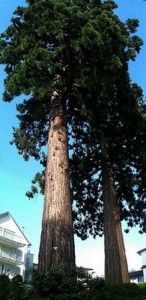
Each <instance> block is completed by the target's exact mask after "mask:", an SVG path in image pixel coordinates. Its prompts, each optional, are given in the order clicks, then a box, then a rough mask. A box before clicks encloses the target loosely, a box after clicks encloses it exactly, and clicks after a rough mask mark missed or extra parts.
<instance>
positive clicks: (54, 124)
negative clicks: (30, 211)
mask: <svg viewBox="0 0 146 300" xmlns="http://www.w3.org/2000/svg"><path fill="white" fill-rule="evenodd" d="M51 106H52V108H51V115H50V129H49V136H48V149H49V150H48V156H47V166H46V177H45V196H44V197H45V199H44V211H43V219H42V233H41V241H40V251H39V271H46V270H47V269H48V268H49V267H56V266H60V265H62V264H63V265H67V266H69V265H73V264H75V254H74V237H73V222H72V210H71V200H70V182H69V160H68V136H67V124H66V116H65V108H64V106H65V105H63V97H62V95H61V94H60V93H59V92H56V91H54V93H53V95H52V99H51Z"/></svg>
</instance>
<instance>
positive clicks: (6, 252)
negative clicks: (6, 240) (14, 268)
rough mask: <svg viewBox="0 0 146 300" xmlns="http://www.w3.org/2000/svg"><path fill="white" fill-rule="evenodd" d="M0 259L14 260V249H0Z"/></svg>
mask: <svg viewBox="0 0 146 300" xmlns="http://www.w3.org/2000/svg"><path fill="white" fill-rule="evenodd" d="M2 257H4V258H6V259H10V260H15V249H13V248H8V247H3V248H2Z"/></svg>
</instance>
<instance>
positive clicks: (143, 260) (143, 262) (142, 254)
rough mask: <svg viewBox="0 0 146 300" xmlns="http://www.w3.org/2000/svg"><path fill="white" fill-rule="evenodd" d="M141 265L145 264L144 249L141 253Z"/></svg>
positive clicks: (145, 252)
mask: <svg viewBox="0 0 146 300" xmlns="http://www.w3.org/2000/svg"><path fill="white" fill-rule="evenodd" d="M141 260H142V266H146V250H145V251H143V252H142V253H141Z"/></svg>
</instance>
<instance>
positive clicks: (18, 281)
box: [9, 275, 25, 300]
mask: <svg viewBox="0 0 146 300" xmlns="http://www.w3.org/2000/svg"><path fill="white" fill-rule="evenodd" d="M24 294H25V288H24V284H23V280H22V277H21V276H20V275H16V276H15V277H13V278H12V280H11V281H10V293H9V299H10V300H20V299H23V297H24Z"/></svg>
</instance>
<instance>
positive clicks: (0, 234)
mask: <svg viewBox="0 0 146 300" xmlns="http://www.w3.org/2000/svg"><path fill="white" fill-rule="evenodd" d="M0 236H3V228H2V227H0Z"/></svg>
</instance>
